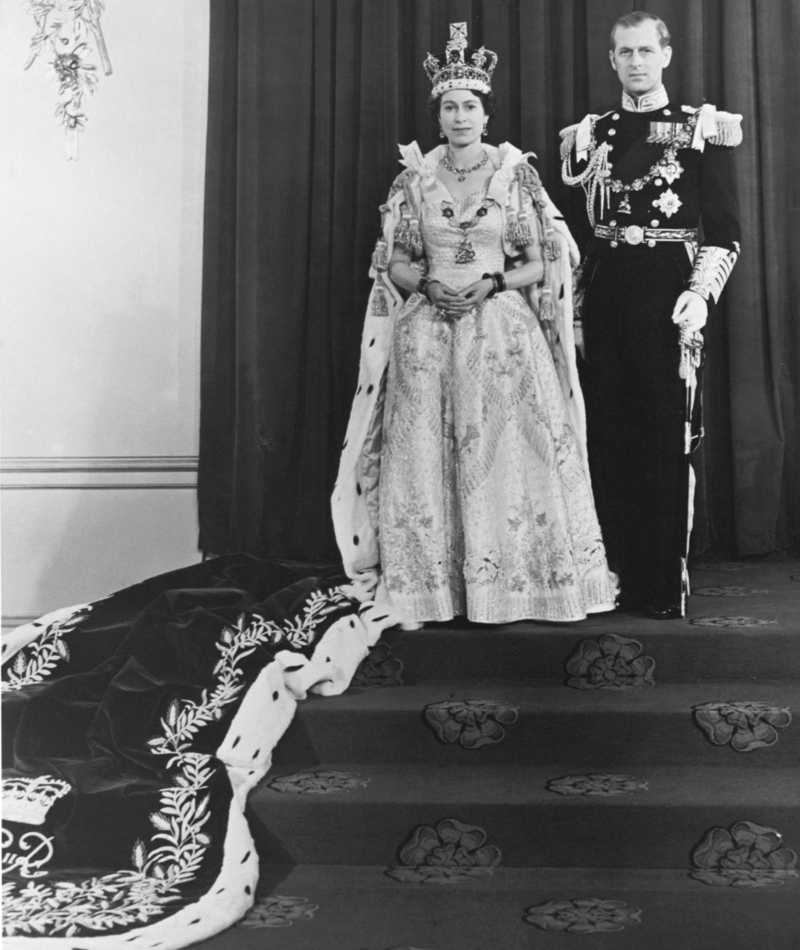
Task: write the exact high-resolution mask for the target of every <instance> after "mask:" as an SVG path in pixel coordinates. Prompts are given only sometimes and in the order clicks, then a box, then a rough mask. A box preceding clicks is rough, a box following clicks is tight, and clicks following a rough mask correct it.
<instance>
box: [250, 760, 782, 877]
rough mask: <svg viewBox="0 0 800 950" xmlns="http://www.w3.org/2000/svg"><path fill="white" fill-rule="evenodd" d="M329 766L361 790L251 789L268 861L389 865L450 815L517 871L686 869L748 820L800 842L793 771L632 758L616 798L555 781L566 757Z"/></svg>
mask: <svg viewBox="0 0 800 950" xmlns="http://www.w3.org/2000/svg"><path fill="white" fill-rule="evenodd" d="M326 769H327V770H331V771H334V772H338V773H343V774H344V775H345V776H349V777H350V778H347V779H345V782H346V783H349V784H352V785H355V786H356V787H353V788H351V789H350V790H347V791H336V792H328V793H318V792H313V791H308V790H306V791H303V792H298V791H296V790H295V789H296V788H297V787H298V786H297V784H296V781H290V782H289V783H288V788H289V790H282V791H278V790H276V788H275V787H272V786H271V785H270V783H272V782H274V781H275V780H276V779H278V778H281V777H284V776H283V774H282V770H281V773H280V774H279V772H278V770H273V773H271V775H270V776H268V778H267V779H266V781H265V783H264V784H263V785H262V786H261V787H260V788H259V789H258V790H256V791H255V792H254V793H253V794H252V796H251V799H250V810H251V818H252V822H251V824H252V826H253V827H254V828H255V830H256V844H257V845H258V847H259V854H260V855H261V856H262V863H276V862H277V863H287V858H286V856H288V863H297V864H325V863H329V864H386V865H391V864H393V863H395V861H396V858H397V853H398V849H399V848H400V847H401V846H402V845H403V844H404V843H405V842H406V841H407V840H408V839H409V836H410V835H411V833H412V830H413V829H414V828H416V827H418V826H422V825H429V826H432V825H435V824H437V823H438V822H439V821H440V820H442V819H444V818H455V819H458V820H459V821H461V822H465V823H467V824H469V825H476V826H478V827H480V828H482V829H484V831H485V832H486V836H487V844H489V845H493V846H496V847H498V848H499V849H500V850H501V852H502V855H503V861H502V863H503V864H504V865H506V866H509V867H540V866H541V867H622V868H633V867H642V868H685V867H687V866H688V865H689V859H690V854H691V852H692V850H693V849H694V848H695V847H696V846H697V845H698V844H699V843H700V842H701V841H702V840H703V838H704V836H705V834H706V833H707V832H708V830H709V829H711V828H713V827H728V826H729V825H731V824H733V823H734V822H737V821H742V820H746V821H751V822H755V823H756V824H759V825H763V826H767V827H770V828H774V829H777V830H778V831H779V832H780V833H781V834H782V835H783V837H784V841H785V842H786V845H787V846H788V847H790V848H794V849H795V850H797V849H798V848H800V809H798V807H797V805H798V803H799V802H800V788H798V781H797V773H796V771H795V770H791V769H770V770H769V771H765V773H764V774H763V775H762V776H760V777H759V780H758V781H754V780H753V778H754V774H755V773H754V772H753V771H752V770H750V769H737V768H701V767H694V768H690V769H686V768H668V767H663V766H640V765H636V766H633V765H632V766H630V767H628V768H624V769H623V768H620V769H619V775H620V776H622V777H627V779H628V780H629V781H627V782H623V783H622V789H623V794H618V795H616V794H613V795H608V796H607V797H606V796H598V795H595V796H592V795H580V794H566V795H565V794H560V793H558V792H557V791H555V790H553V789H549V788H548V783H549V782H556V780H558V779H563V778H564V777H565V775H566V774H567V773H565V770H564V769H563V768H560V767H559V766H557V765H550V766H547V767H534V766H530V765H498V766H495V767H494V768H485V767H482V766H481V765H471V766H453V765H446V766H444V765H442V766H428V765H417V766H414V767H411V768H409V767H404V766H393V765H381V766H377V765H367V764H357V765H353V764H344V765H342V764H336V763H334V764H327V765H326ZM578 771H579V772H580V773H587V774H592V769H591V768H586V769H581V770H578ZM568 774H571V775H575V774H577V772H576V770H574V769H571V770H569V773H568ZM336 783H339V784H341V778H337V779H336V780H335V783H334V784H336ZM359 783H364V786H365V787H364V786H359ZM645 783H646V784H645ZM328 784H329V783H328ZM557 784H558V785H560V786H562V787H563V786H564V785H565V784H566V785H569V784H570V783H563V782H562V783H557ZM615 784H617V785H619V783H615V782H611V785H612V786H614V785H615ZM278 786H279V787H283V788H286V787H287V785H286V783H278ZM313 786H314V782H313V781H312V783H311V787H313ZM303 787H305V788H307V789H308V787H309V786H308V785H306V784H304V785H303ZM322 787H323V788H324V787H326V782H325V781H323V782H322ZM626 787H627V790H626ZM606 791H607V789H606ZM259 838H260V840H259Z"/></svg>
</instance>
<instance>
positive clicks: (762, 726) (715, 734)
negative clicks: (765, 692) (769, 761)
mask: <svg viewBox="0 0 800 950" xmlns="http://www.w3.org/2000/svg"><path fill="white" fill-rule="evenodd" d="M694 718H695V722H696V723H697V725H698V726H700V728H701V729H702V730H703V731H704V732H705V733H706V735H707V736H708V738H709V739H710V740H711V742H713V743H714V745H730V747H731V748H732V749H734V750H735V751H736V752H752V751H753V750H755V749H763V748H767V747H768V746H771V745H775V743H776V742H777V741H778V729H785V728H786V726H788V725H789V724H790V723H791V721H792V714H791V712H790V710H789V708H788V707H787V706H777V705H775V703H750V702H733V701H729V702H723V703H703V704H702V705H700V706H695V707H694Z"/></svg>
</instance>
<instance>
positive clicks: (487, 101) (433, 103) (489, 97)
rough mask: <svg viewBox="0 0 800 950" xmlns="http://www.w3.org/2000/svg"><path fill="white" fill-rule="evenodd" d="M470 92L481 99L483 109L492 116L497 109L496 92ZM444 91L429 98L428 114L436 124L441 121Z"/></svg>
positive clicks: (475, 90)
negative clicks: (440, 113)
mask: <svg viewBox="0 0 800 950" xmlns="http://www.w3.org/2000/svg"><path fill="white" fill-rule="evenodd" d="M467 91H468V92H471V93H473V94H474V95H475V96H477V97H478V99H480V100H481V105H482V106H483V111H484V112H485V113H486V116H487V118H491V117H492V116H493V115H494V113H495V110H496V109H497V99H495V97H494V93H493V92H491V91H489V92H478V90H477V89H468V90H467ZM443 95H444V93H441V94H440V95H438V96H431V97H430V98H429V99H428V115H429V116H430V117H431V119H433V121H434V124H436V125H438V123H439V110H440V108H441V105H442V96H443Z"/></svg>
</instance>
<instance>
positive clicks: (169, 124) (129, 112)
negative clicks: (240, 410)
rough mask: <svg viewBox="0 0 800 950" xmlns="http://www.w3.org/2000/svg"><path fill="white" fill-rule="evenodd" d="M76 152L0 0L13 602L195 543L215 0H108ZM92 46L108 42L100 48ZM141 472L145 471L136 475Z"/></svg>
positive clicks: (8, 592)
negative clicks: (103, 52) (108, 70)
mask: <svg viewBox="0 0 800 950" xmlns="http://www.w3.org/2000/svg"><path fill="white" fill-rule="evenodd" d="M102 26H103V32H104V35H105V38H106V43H107V46H108V51H109V55H110V58H111V63H112V66H113V70H114V71H113V74H112V75H111V76H105V75H103V74H102V70H100V69H98V73H99V82H98V86H97V91H96V93H95V94H94V96H92V97H90V98H89V99H88V100H87V102H86V107H85V112H86V114H87V116H88V121H87V123H86V131H85V132H84V133H82V134H81V136H80V147H79V160H78V161H67V160H66V157H65V147H64V136H63V132H62V131H61V129H60V127H59V126H58V123H57V122H56V120H55V118H54V116H53V110H54V107H55V103H56V87H55V84H54V83H53V81H52V79H51V78H50V77H49V76H48V75H47V67H46V63H45V61H44V57H40V58H39V60H37V61H36V62H35V63H34V65H33V66H32V67H31V68H30V69H29V70H28V71H27V72H23V71H22V67H23V65H24V63H25V61H26V59H27V56H28V47H29V44H30V39H31V37H32V36H33V34H34V32H35V24H34V21H33V18H32V17H31V16H30V14H29V13H28V12H27V11H26V9H25V7H24V6H23V4H22V2H21V0H0V89H2V90H3V93H2V96H0V129H2V134H0V209H2V211H0V215H1V216H2V217H1V220H2V226H0V321H2V337H1V338H0V345H1V346H2V350H1V351H0V360H2V446H1V447H2V456H3V472H2V478H3V491H2V493H1V494H0V499H1V502H0V503H1V505H2V507H1V509H0V510H1V514H2V531H3V541H2V549H3V575H2V577H3V615H4V617H5V618H7V619H8V618H9V617H14V618H16V617H28V616H31V615H38V614H40V613H43V612H45V611H48V610H51V609H54V608H55V607H58V606H65V605H67V604H70V603H76V602H82V601H87V600H91V599H93V598H97V597H99V596H103V595H104V594H106V593H110V592H111V591H113V590H115V589H117V588H119V587H122V586H125V585H127V584H130V583H133V582H135V581H137V580H140V579H142V578H144V577H147V576H149V575H151V574H154V573H158V572H160V571H163V570H169V569H172V568H174V567H179V566H181V565H184V564H189V563H191V562H193V561H196V560H198V558H199V555H198V552H197V549H196V548H197V545H196V536H197V526H196V521H197V517H196V500H195V492H194V489H193V486H194V484H195V482H196V455H197V428H198V399H199V321H200V292H201V264H202V217H203V174H204V155H205V130H206V105H207V81H208V3H207V0H113V2H112V3H109V4H107V8H106V10H105V12H104V14H103V17H102ZM92 61H93V62H96V63H98V65H99V57H97V56H94V57H92ZM137 486H139V487H137Z"/></svg>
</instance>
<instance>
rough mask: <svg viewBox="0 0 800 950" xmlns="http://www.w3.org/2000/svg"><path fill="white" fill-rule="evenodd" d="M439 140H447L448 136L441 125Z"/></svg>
mask: <svg viewBox="0 0 800 950" xmlns="http://www.w3.org/2000/svg"><path fill="white" fill-rule="evenodd" d="M439 138H440V139H444V138H447V136H446V135H445V134H444V129H443V128H442V127H441V125H440V126H439Z"/></svg>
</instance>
